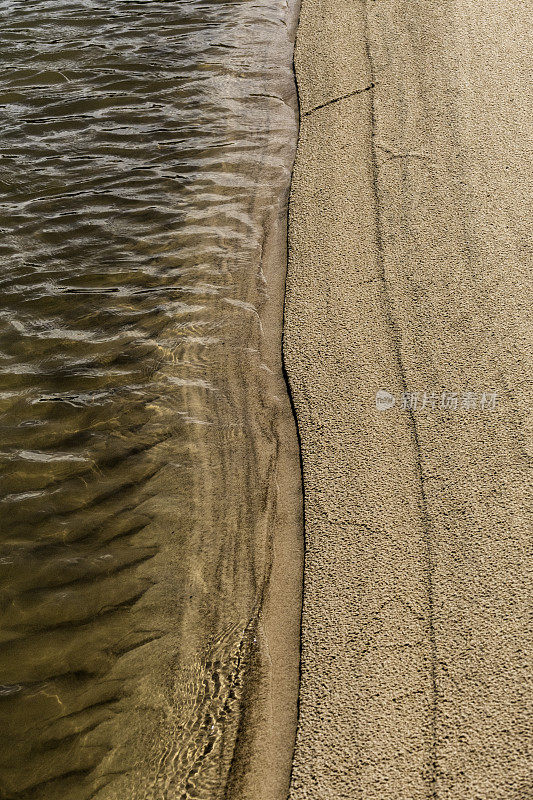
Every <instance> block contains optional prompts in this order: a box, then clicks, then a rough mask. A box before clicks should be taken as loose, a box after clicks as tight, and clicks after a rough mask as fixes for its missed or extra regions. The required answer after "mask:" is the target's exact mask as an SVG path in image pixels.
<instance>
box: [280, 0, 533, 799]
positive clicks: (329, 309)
mask: <svg viewBox="0 0 533 800" xmlns="http://www.w3.org/2000/svg"><path fill="white" fill-rule="evenodd" d="M526 17H527V12H526V9H525V6H524V5H523V4H521V3H516V2H513V1H512V0H502V2H500V3H498V4H494V3H493V2H490V3H489V2H487V0H476V1H475V2H474V0H459V1H458V2H456V3H436V2H430V0H415V1H414V2H413V0H409V2H407V0H396V1H395V2H391V1H388V0H382V1H381V2H366V3H364V2H355V3H353V2H347V1H346V0H320V2H319V0H304V4H303V8H302V14H301V21H300V28H299V34H298V40H297V49H296V71H297V79H298V86H299V92H300V101H301V132H300V141H299V147H298V155H297V161H296V165H295V171H294V176H293V187H292V198H291V213H290V231H289V249H290V253H289V277H288V284H287V298H286V316H285V325H286V327H285V342H284V353H285V361H286V368H287V371H288V375H289V379H290V384H291V387H292V392H293V399H294V403H295V407H296V413H297V417H298V423H299V429H300V436H301V448H302V458H303V475H304V493H305V506H306V507H305V525H306V556H305V585H304V612H303V633H302V674H301V695H300V723H299V733H298V737H297V747H296V755H295V761H294V769H293V780H292V789H291V798H292V800H303V799H304V798H313V799H315V798H316V800H319V799H320V800H326V798H332V799H334V800H341V799H342V798H350V800H353V799H354V798H365V800H389V799H390V800H402V799H405V800H417V799H418V798H428V797H433V798H439V800H441V799H442V800H444V798H446V800H452V799H453V800H474V799H476V800H488V798H490V799H491V800H496V798H498V799H499V798H501V800H503V799H504V798H505V800H510V799H511V798H515V799H516V800H522V798H525V797H526V796H529V794H528V792H529V791H530V790H531V787H530V784H529V783H528V766H527V760H526V755H525V753H526V745H527V718H528V717H527V713H526V709H527V706H528V705H529V702H530V701H529V698H530V697H531V691H530V689H529V690H528V688H527V686H526V677H527V676H528V674H529V670H528V661H527V650H528V636H527V629H526V608H527V606H526V601H527V590H526V575H527V572H526V551H527V548H528V530H531V516H530V510H531V509H530V504H529V499H530V497H531V494H530V491H531V473H530V472H529V471H528V457H529V456H530V455H531V435H530V432H531V428H529V429H528V427H527V426H528V420H529V423H530V422H531V412H530V407H529V400H528V394H527V389H528V385H527V377H528V374H529V372H530V367H531V347H530V345H531V333H532V325H531V319H530V311H529V309H530V306H531V285H530V283H529V269H530V267H531V258H530V249H529V248H530V244H531V237H530V234H531V230H530V224H529V219H528V215H529V204H530V194H531V170H530V167H529V163H528V134H530V133H531V112H530V103H529V102H528V101H530V96H529V93H528V82H527V75H528V71H529V68H530V64H529V59H528V48H527V30H528V22H527V19H526ZM379 390H383V391H386V392H388V393H390V394H391V395H393V396H394V397H395V400H396V402H395V405H394V406H393V407H390V408H384V409H383V410H380V409H379V408H377V407H376V393H377V392H378V391H379ZM417 393H418V398H417V402H418V405H417V409H416V410H414V409H411V410H409V409H406V410H403V409H402V398H403V400H404V401H406V402H405V403H404V404H405V405H410V404H413V403H414V400H415V398H414V395H416V394H417ZM424 393H426V394H425V397H424ZM433 393H434V394H433ZM442 393H446V395H445V400H444V403H443V405H448V406H449V407H448V408H446V409H441V408H440V405H441V402H442ZM454 393H455V394H454ZM405 396H407V397H405ZM386 400H387V398H386V396H385V401H384V405H386V404H387V403H386ZM455 402H457V408H455ZM433 406H435V407H433ZM528 430H529V432H528ZM528 787H529V788H528Z"/></svg>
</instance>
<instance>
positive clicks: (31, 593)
mask: <svg viewBox="0 0 533 800" xmlns="http://www.w3.org/2000/svg"><path fill="white" fill-rule="evenodd" d="M291 14H292V12H290V11H289V9H288V8H287V5H286V3H284V2H279V0H262V1H261V2H256V3H251V2H246V0H233V2H228V0H224V2H222V1H221V2H213V0H210V1H207V0H206V1H204V2H202V1H201V0H188V1H184V0H180V1H179V2H170V1H169V2H155V1H154V2H150V0H145V2H126V1H124V2H119V1H118V0H117V2H89V0H87V1H86V2H83V1H82V0H78V1H77V2H67V1H66V0H56V2H48V0H47V1H45V2H38V1H37V0H32V1H31V2H29V1H28V0H24V2H16V1H14V0H13V1H12V0H0V20H1V22H0V26H1V31H2V33H1V44H0V65H1V75H2V79H1V94H0V110H1V115H2V124H1V139H0V152H1V162H0V192H1V198H0V199H1V203H0V228H1V233H2V237H1V240H0V263H1V270H0V285H1V300H0V374H1V378H0V425H1V438H0V447H1V453H0V459H1V462H2V473H1V487H0V490H1V500H0V567H1V588H2V595H1V599H2V624H1V631H0V635H1V638H0V683H1V687H0V718H1V734H0V735H1V743H0V744H1V746H0V797H3V798H28V800H29V798H35V799H37V798H38V799H39V800H45V798H54V800H63V798H64V799H65V800H67V799H69V800H70V799H72V800H81V798H89V797H98V798H101V799H103V798H111V797H117V798H118V797H121V798H130V797H131V798H134V797H135V798H136V797H139V798H148V797H153V798H167V797H168V798H182V797H191V798H193V797H194V798H196V797H202V798H203V797H205V798H217V797H223V796H225V795H224V792H225V791H226V788H225V787H227V785H228V781H230V782H231V780H232V779H231V776H230V773H231V764H232V761H233V759H234V754H235V746H236V745H235V742H236V739H237V731H238V729H239V725H241V727H242V717H243V710H242V709H243V704H244V703H245V700H244V696H245V694H246V674H247V673H246V669H245V666H244V665H246V664H247V663H248V662H250V660H251V659H252V655H251V651H252V650H253V647H254V642H255V639H256V637H255V634H254V636H253V637H252V638H251V639H250V636H251V633H250V632H251V631H252V630H253V631H255V627H254V625H255V622H254V620H255V619H256V618H257V614H258V609H259V607H260V604H261V598H262V596H263V592H264V587H265V581H267V579H268V570H269V563H270V561H269V559H270V556H269V552H270V551H269V547H270V545H269V536H270V535H271V534H270V533H269V531H270V527H271V524H272V519H273V515H275V508H274V506H275V501H274V500H273V499H272V497H273V495H272V485H273V481H274V479H275V478H274V477H273V475H274V473H275V470H276V463H277V462H276V458H277V452H278V450H279V441H278V440H279V436H278V434H277V433H276V425H277V420H278V419H279V417H280V414H282V413H285V412H284V411H283V408H281V407H280V403H283V402H285V401H284V400H280V392H281V391H282V390H281V389H280V386H279V380H278V379H277V378H276V377H272V370H271V367H272V364H269V361H268V359H269V358H270V355H269V354H270V353H271V352H272V351H273V350H274V349H276V348H277V345H278V342H277V339H276V336H277V334H275V335H274V334H273V335H271V336H270V338H269V335H268V332H267V333H265V321H266V322H268V319H270V318H271V317H272V318H273V315H274V316H275V314H276V313H278V312H279V313H281V306H280V305H279V303H280V297H279V294H280V285H281V284H279V281H278V283H277V284H276V285H275V286H273V288H272V291H270V288H269V281H270V278H269V272H268V270H269V269H270V271H271V272H272V266H270V267H268V264H267V266H266V267H265V259H266V258H267V256H266V255H265V253H266V251H267V250H268V248H270V249H271V250H272V249H274V250H275V248H276V246H278V247H279V243H277V244H276V243H273V244H272V243H271V244H268V242H267V241H266V238H265V237H266V236H267V232H268V231H269V230H271V229H272V228H273V227H274V228H275V226H276V225H278V226H279V225H281V226H282V221H283V211H284V203H285V200H286V192H287V186H288V180H289V174H290V168H291V163H292V157H293V149H294V140H295V110H294V97H293V88H292V75H291V72H290V55H291V43H290V38H289V33H288V31H289V32H290V25H291ZM280 220H281V223H280ZM278 258H279V253H278ZM276 280H278V279H276ZM269 304H270V305H269ZM271 306H272V308H271V310H269V309H270V307H271ZM276 309H277V311H276ZM269 315H270V316H269ZM265 354H266V355H265ZM280 408H281V410H280Z"/></svg>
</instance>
